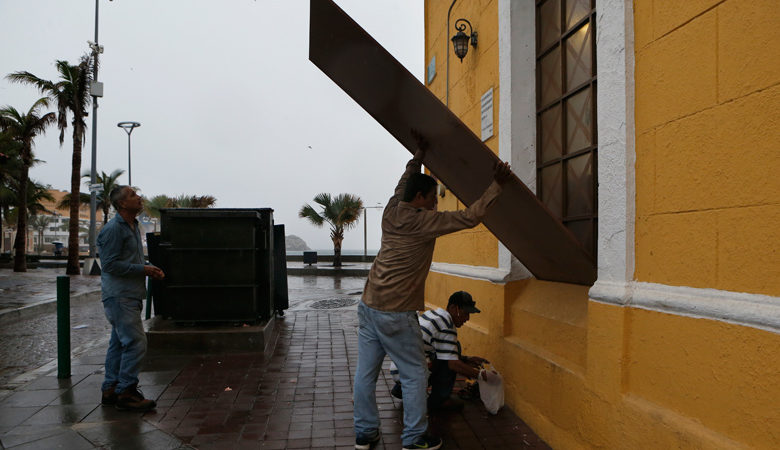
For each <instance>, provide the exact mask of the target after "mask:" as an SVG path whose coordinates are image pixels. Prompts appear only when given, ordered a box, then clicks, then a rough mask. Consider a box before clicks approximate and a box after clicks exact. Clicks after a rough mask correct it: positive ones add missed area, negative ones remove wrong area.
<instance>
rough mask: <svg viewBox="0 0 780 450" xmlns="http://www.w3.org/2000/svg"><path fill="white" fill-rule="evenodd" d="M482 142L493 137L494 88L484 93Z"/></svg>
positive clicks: (482, 102)
mask: <svg viewBox="0 0 780 450" xmlns="http://www.w3.org/2000/svg"><path fill="white" fill-rule="evenodd" d="M481 104H482V142H485V141H487V140H488V139H490V138H491V137H493V88H492V87H491V88H490V89H488V90H487V92H485V93H484V94H482V101H481Z"/></svg>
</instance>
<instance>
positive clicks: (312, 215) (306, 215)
mask: <svg viewBox="0 0 780 450" xmlns="http://www.w3.org/2000/svg"><path fill="white" fill-rule="evenodd" d="M298 217H300V218H302V219H308V220H309V222H311V223H312V224H314V225H316V226H318V227H321V226H322V224H323V223H324V222H325V219H324V218H323V217H322V216H321V215H320V214H319V213H318V212H317V211H316V210H315V209H314V208H312V207H311V205H309V204H306V205H303V207H301V210H300V211H298Z"/></svg>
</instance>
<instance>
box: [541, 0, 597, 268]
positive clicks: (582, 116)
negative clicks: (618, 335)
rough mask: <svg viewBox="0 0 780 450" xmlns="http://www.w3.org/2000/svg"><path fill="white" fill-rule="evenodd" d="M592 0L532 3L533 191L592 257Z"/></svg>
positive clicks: (594, 218)
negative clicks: (534, 88) (534, 177)
mask: <svg viewBox="0 0 780 450" xmlns="http://www.w3.org/2000/svg"><path fill="white" fill-rule="evenodd" d="M595 25H596V0H539V1H537V2H536V92H537V96H536V127H537V146H536V148H537V155H536V156H537V157H536V170H537V190H536V192H537V195H538V196H539V199H540V200H541V201H542V203H544V204H545V206H547V208H549V209H550V211H551V212H552V213H553V214H554V215H555V216H556V217H558V218H559V219H560V220H561V221H562V222H563V223H564V225H566V227H567V228H568V229H569V230H570V231H571V232H572V233H573V234H574V235H575V236H576V237H577V239H578V240H579V241H580V242H581V243H582V245H583V246H584V247H585V249H586V250H587V251H588V252H590V253H591V255H592V256H593V257H594V258H595V257H596V230H597V228H596V221H597V217H598V216H597V202H596V195H597V186H596V182H597V177H596V151H597V136H596V36H595V34H596V33H595V31H596V30H595Z"/></svg>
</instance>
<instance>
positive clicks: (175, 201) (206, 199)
mask: <svg viewBox="0 0 780 450" xmlns="http://www.w3.org/2000/svg"><path fill="white" fill-rule="evenodd" d="M216 203H217V199H216V198H214V196H213V195H186V194H181V195H178V196H176V197H168V196H167V195H165V194H160V195H155V196H154V197H151V198H145V197H144V210H145V211H146V215H148V216H149V217H154V218H157V219H159V218H160V210H161V209H163V208H211V207H212V206H214V205H215V204H216Z"/></svg>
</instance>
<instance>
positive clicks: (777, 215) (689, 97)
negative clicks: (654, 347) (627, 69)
mask: <svg viewBox="0 0 780 450" xmlns="http://www.w3.org/2000/svg"><path fill="white" fill-rule="evenodd" d="M634 5H635V37H636V136H637V140H636V201H637V213H636V214H637V221H636V279H637V280H639V281H648V282H654V283H661V284H668V285H675V286H692V287H699V288H716V289H723V290H728V291H738V292H750V293H757V294H767V295H772V296H779V295H780V244H779V243H780V226H778V223H780V222H778V220H780V176H778V174H780V114H778V111H780V57H778V55H780V27H778V24H780V5H779V4H778V3H777V1H776V0H755V1H754V0H726V1H720V0H696V1H689V0H685V1H682V0H678V1H668V2H666V1H664V2H661V1H658V0H656V1H650V0H637V1H635V2H634Z"/></svg>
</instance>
